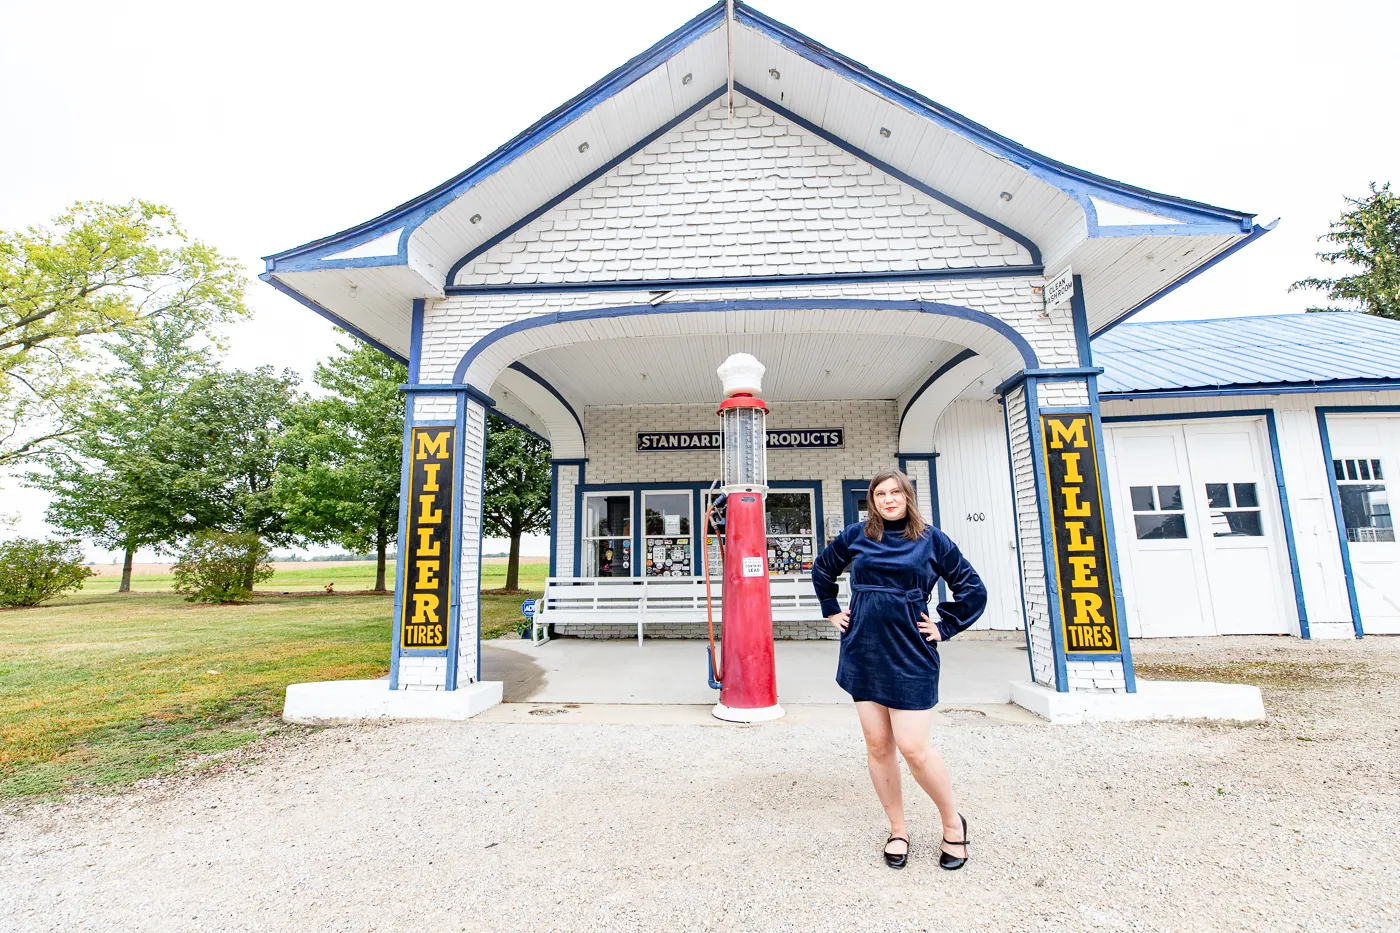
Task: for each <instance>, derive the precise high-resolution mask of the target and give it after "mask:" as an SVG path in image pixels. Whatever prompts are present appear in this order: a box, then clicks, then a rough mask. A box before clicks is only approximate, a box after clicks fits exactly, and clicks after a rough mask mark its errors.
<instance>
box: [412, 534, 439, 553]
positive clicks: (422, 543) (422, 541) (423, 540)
mask: <svg viewBox="0 0 1400 933" xmlns="http://www.w3.org/2000/svg"><path fill="white" fill-rule="evenodd" d="M432 537H433V529H431V528H419V529H418V550H416V551H414V552H413V556H414V557H437V556H438V555H439V554H441V553H442V542H441V541H432V547H428V543H429V541H430V540H431V538H432Z"/></svg>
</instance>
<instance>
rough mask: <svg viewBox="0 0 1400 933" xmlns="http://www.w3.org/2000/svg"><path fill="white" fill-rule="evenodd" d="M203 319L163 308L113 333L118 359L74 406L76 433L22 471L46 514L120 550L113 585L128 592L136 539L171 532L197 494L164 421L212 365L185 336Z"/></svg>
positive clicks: (163, 537) (153, 540)
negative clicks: (45, 498) (100, 387)
mask: <svg viewBox="0 0 1400 933" xmlns="http://www.w3.org/2000/svg"><path fill="white" fill-rule="evenodd" d="M201 329H202V328H201V325H200V323H199V322H198V321H196V320H192V319H190V318H188V317H184V316H167V317H163V318H161V319H159V320H156V321H153V322H150V323H149V324H148V326H147V327H145V328H142V329H139V330H132V331H126V332H123V333H122V334H120V335H119V337H118V338H117V339H116V340H114V341H112V342H111V346H110V347H109V349H110V352H111V354H112V356H113V357H114V358H115V362H116V365H115V366H114V367H113V368H112V369H111V370H109V371H108V372H107V373H106V376H105V381H106V388H105V390H104V391H101V392H98V393H95V394H93V395H91V396H90V397H89V398H88V400H87V401H86V402H85V403H84V404H83V405H82V406H81V407H80V408H79V409H78V411H77V414H76V417H75V420H74V422H73V428H74V430H73V433H71V434H69V435H67V436H65V437H63V438H60V439H59V440H58V441H57V442H56V443H55V444H54V445H53V446H52V448H51V449H50V450H49V451H47V452H46V453H45V454H43V455H42V457H41V462H42V463H43V464H44V467H45V469H44V470H43V471H34V472H31V473H29V474H28V475H27V478H26V479H27V484H28V485H30V486H34V487H37V488H39V489H43V490H45V491H47V492H48V493H49V494H50V495H51V496H52V499H51V501H50V504H49V508H48V513H47V516H46V517H47V519H48V522H49V524H51V525H54V526H55V527H58V528H62V529H63V530H64V531H67V532H70V533H71V534H75V535H81V536H85V537H88V538H90V539H91V540H92V541H94V542H95V543H96V544H98V545H100V546H102V547H105V548H112V549H115V550H120V551H121V552H122V554H123V560H122V578H121V585H120V586H119V587H118V592H120V593H129V592H131V565H132V561H133V559H134V557H135V554H136V551H137V549H138V548H141V547H150V546H154V547H157V548H160V547H161V546H163V545H168V544H170V543H172V542H174V541H175V540H176V539H177V538H178V537H180V535H181V534H183V533H184V532H185V531H186V530H188V529H187V528H186V527H185V522H184V521H183V516H185V515H186V514H187V513H188V511H189V508H190V503H191V501H198V498H199V489H198V488H197V486H196V483H197V482H198V481H199V479H200V477H198V476H194V477H192V476H191V475H190V473H189V471H188V469H186V467H185V465H183V464H182V463H181V462H180V461H179V458H178V457H176V456H175V455H174V451H175V449H176V447H177V443H176V440H177V439H176V437H175V435H174V433H173V431H172V424H171V422H172V419H173V416H174V412H175V409H176V407H177V405H178V404H179V403H180V400H181V397H182V396H183V394H184V393H185V391H186V390H187V389H188V388H189V386H190V385H191V383H192V382H194V380H196V379H198V378H200V377H202V376H204V375H207V374H208V373H210V372H211V371H212V363H211V361H210V358H209V357H210V351H209V348H208V347H207V346H205V347H196V346H194V345H193V344H192V341H193V340H195V338H196V337H197V336H198V334H199V332H200V330H201Z"/></svg>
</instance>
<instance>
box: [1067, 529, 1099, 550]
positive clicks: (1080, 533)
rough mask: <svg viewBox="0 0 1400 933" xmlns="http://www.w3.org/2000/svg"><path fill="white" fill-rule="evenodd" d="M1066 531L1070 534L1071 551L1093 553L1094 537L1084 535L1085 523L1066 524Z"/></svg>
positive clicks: (1069, 548)
mask: <svg viewBox="0 0 1400 933" xmlns="http://www.w3.org/2000/svg"><path fill="white" fill-rule="evenodd" d="M1065 531H1068V532H1069V547H1068V548H1066V550H1070V551H1092V550H1093V549H1094V536H1093V535H1085V534H1084V522H1065Z"/></svg>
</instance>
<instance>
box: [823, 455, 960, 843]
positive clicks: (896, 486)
mask: <svg viewBox="0 0 1400 933" xmlns="http://www.w3.org/2000/svg"><path fill="white" fill-rule="evenodd" d="M866 502H867V503H868V508H869V518H867V519H866V520H865V521H864V522H856V523H854V524H851V525H848V526H846V528H845V529H844V530H842V532H841V534H840V536H839V537H838V538H836V539H835V540H834V541H832V542H831V543H830V544H829V545H827V547H826V549H825V550H823V551H822V553H821V556H820V557H818V558H817V561H816V563H815V564H814V565H813V567H812V585H813V587H814V588H815V589H816V591H817V597H818V598H819V599H820V600H821V606H822V615H824V616H826V617H827V619H828V621H830V622H831V624H832V625H834V626H836V628H837V629H839V630H840V631H841V660H840V662H839V664H838V665H837V667H836V682H837V683H838V684H840V685H841V687H842V689H844V690H845V691H846V692H847V693H849V694H851V697H852V698H853V699H854V700H855V703H856V713H857V714H858V715H859V716H860V726H861V730H862V731H863V732H864V733H865V748H866V764H867V766H868V767H869V770H870V780H871V781H872V782H874V784H875V793H876V794H877V795H878V796H879V798H880V803H881V804H882V805H883V806H884V808H885V814H886V815H887V816H888V817H889V819H890V837H889V839H887V840H886V841H885V848H884V855H885V862H886V863H887V864H888V865H889V866H890V867H891V868H903V867H904V865H905V863H906V862H907V861H908V854H909V827H908V826H907V825H906V824H905V822H904V800H903V796H902V791H901V789H900V781H899V761H898V760H897V759H896V758H895V754H894V753H895V749H896V748H898V749H899V752H900V754H902V755H903V756H904V760H905V761H906V762H907V763H908V765H909V770H910V772H912V773H913V775H914V779H915V780H916V781H918V782H919V786H920V787H922V788H923V789H924V790H925V791H927V792H928V795H929V796H930V797H931V798H933V802H934V804H935V805H936V806H937V807H938V812H939V814H940V815H941V816H942V819H943V843H942V846H941V847H940V851H939V856H938V864H939V865H941V866H942V867H943V868H946V869H948V870H950V871H952V870H955V869H958V868H961V867H962V866H963V865H964V864H965V863H966V862H967V848H966V847H967V820H966V819H965V818H964V817H962V816H961V815H960V814H959V813H958V807H957V801H956V800H955V799H954V797H953V783H952V780H951V779H950V778H949V776H948V768H947V766H946V765H945V764H944V763H943V756H942V755H940V754H938V752H937V751H935V750H934V749H933V748H931V747H930V746H929V739H928V736H929V724H930V721H931V720H932V718H933V707H934V704H936V703H937V702H938V643H939V642H941V641H947V640H948V639H949V638H952V637H953V636H954V635H956V634H957V633H958V632H961V631H962V630H963V629H965V628H967V627H968V626H970V625H971V624H972V623H973V622H975V621H977V617H978V616H980V615H981V614H982V610H983V609H984V608H986V605H987V588H986V587H985V586H983V585H982V580H981V578H979V577H978V576H977V571H975V570H973V569H972V565H971V564H969V563H968V562H967V559H966V558H965V557H963V556H962V554H961V553H960V552H959V551H958V547H957V545H955V544H954V543H953V542H952V541H950V540H948V536H947V535H945V534H944V533H943V532H941V531H939V530H938V529H937V528H934V527H933V526H932V525H929V524H928V523H927V522H925V521H924V518H923V516H922V515H920V514H919V507H918V505H917V504H916V503H915V502H914V487H913V485H912V484H911V483H910V482H909V477H907V476H905V475H904V474H903V473H902V472H900V471H899V470H885V471H884V472H882V473H880V474H879V475H877V476H876V477H875V478H874V479H873V480H871V481H870V489H869V491H868V493H867V497H866ZM851 564H854V565H855V567H854V570H853V571H852V573H851V605H850V609H849V610H846V611H843V610H842V609H841V606H840V604H839V603H838V602H837V601H836V578H837V577H838V576H840V575H841V574H842V573H843V572H844V571H845V569H846V568H847V567H848V566H850V565H851ZM940 577H942V578H943V579H944V580H946V581H947V583H948V586H949V587H951V588H952V592H953V594H954V596H955V597H956V599H954V600H953V601H952V602H945V603H939V604H938V616H939V619H938V621H937V622H931V621H929V617H928V614H927V613H926V612H925V611H924V610H925V609H926V608H927V607H928V600H929V594H930V593H931V592H932V591H933V587H934V585H935V584H936V583H937V582H938V579H939V578H940Z"/></svg>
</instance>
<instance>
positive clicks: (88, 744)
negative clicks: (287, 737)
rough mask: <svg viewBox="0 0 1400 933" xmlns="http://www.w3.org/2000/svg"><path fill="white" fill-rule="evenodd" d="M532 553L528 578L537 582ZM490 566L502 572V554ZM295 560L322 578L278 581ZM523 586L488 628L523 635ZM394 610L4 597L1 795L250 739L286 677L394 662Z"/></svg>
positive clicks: (81, 781)
mask: <svg viewBox="0 0 1400 933" xmlns="http://www.w3.org/2000/svg"><path fill="white" fill-rule="evenodd" d="M312 566H313V568H314V565H312ZM329 566H331V567H332V568H334V565H329ZM533 566H535V567H538V568H539V572H538V573H530V571H531V569H532V567H531V565H526V566H524V567H522V568H521V583H522V585H524V586H526V587H529V588H532V589H533V591H534V592H533V593H532V595H539V592H540V590H542V589H543V582H544V569H545V568H544V565H533ZM497 568H498V569H499V572H498V574H497V573H493V571H494V570H497ZM334 569H344V565H342V566H341V567H340V568H334ZM486 571H487V574H486V583H485V587H486V588H488V589H489V588H492V587H493V586H497V587H498V586H501V585H502V584H503V583H504V580H505V566H504V565H493V564H487V565H486ZM370 572H371V574H372V573H373V565H370ZM298 574H308V575H309V577H308V578H307V579H310V580H311V582H313V583H314V581H316V580H319V579H320V577H317V576H316V569H311V570H309V571H304V570H301V569H298V570H296V571H292V572H291V573H285V572H284V573H279V574H278V577H277V578H274V580H273V581H269V583H270V584H275V583H278V582H282V581H281V580H279V579H278V578H283V579H285V578H289V577H293V576H295V575H298ZM322 576H324V573H323V574H322ZM137 579H139V580H142V581H148V580H150V579H151V578H149V577H147V578H137ZM536 580H537V581H538V582H536ZM371 582H372V578H371ZM115 585H116V584H115V581H113V582H112V588H113V589H115ZM168 586H169V583H168V582H167V583H166V584H165V587H166V588H168ZM337 587H338V588H341V587H340V586H339V583H337ZM343 588H344V589H351V588H358V587H352V586H350V585H347V586H345V587H343ZM274 592H275V591H274ZM521 599H522V597H520V596H490V595H487V596H482V598H481V608H482V615H483V626H482V637H483V638H494V637H498V636H503V635H504V636H506V637H515V633H516V625H517V623H518V622H519V621H520V620H521V615H520V601H521ZM392 614H393V598H392V597H390V596H331V597H325V596H319V595H318V596H301V597H291V598H283V597H279V596H271V595H260V596H258V597H256V598H255V599H254V600H253V601H252V602H250V603H246V604H240V605H232V606H199V605H194V604H191V603H187V602H185V601H184V600H183V599H181V598H180V597H178V596H176V595H174V594H172V593H169V592H168V591H167V592H165V593H161V592H154V591H141V590H138V591H137V592H135V593H132V594H129V595H117V594H115V593H112V592H102V591H94V590H93V589H88V590H87V591H85V592H82V593H80V594H77V595H74V596H69V597H64V598H61V599H58V600H54V601H53V602H51V603H49V604H47V605H45V606H40V607H37V608H33V609H8V610H0V798H6V797H23V796H33V795H52V794H55V793H60V792H63V791H65V790H72V789H78V788H94V787H98V788H101V787H112V786H120V785H124V784H128V783H130V782H131V781H134V780H136V779H138V778H142V777H146V776H149V775H153V774H159V773H165V772H169V771H171V770H174V769H176V768H178V767H180V766H181V765H182V764H183V763H185V762H187V761H188V760H189V759H190V758H192V757H194V756H198V755H203V754H208V753H211V752H217V751H222V750H226V749H230V748H234V747H237V746H239V745H242V744H244V743H246V742H249V741H251V740H253V739H255V738H257V737H258V736H260V735H262V734H264V733H265V732H266V731H267V730H271V729H276V728H278V727H279V725H280V723H279V720H278V716H279V715H280V713H281V709H282V701H283V697H284V695H285V688H286V686H287V684H290V683H299V682H302V681H311V680H337V679H347V678H374V677H380V676H383V675H384V674H386V673H388V670H389V639H390V631H391V626H390V617H391V616H392Z"/></svg>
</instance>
